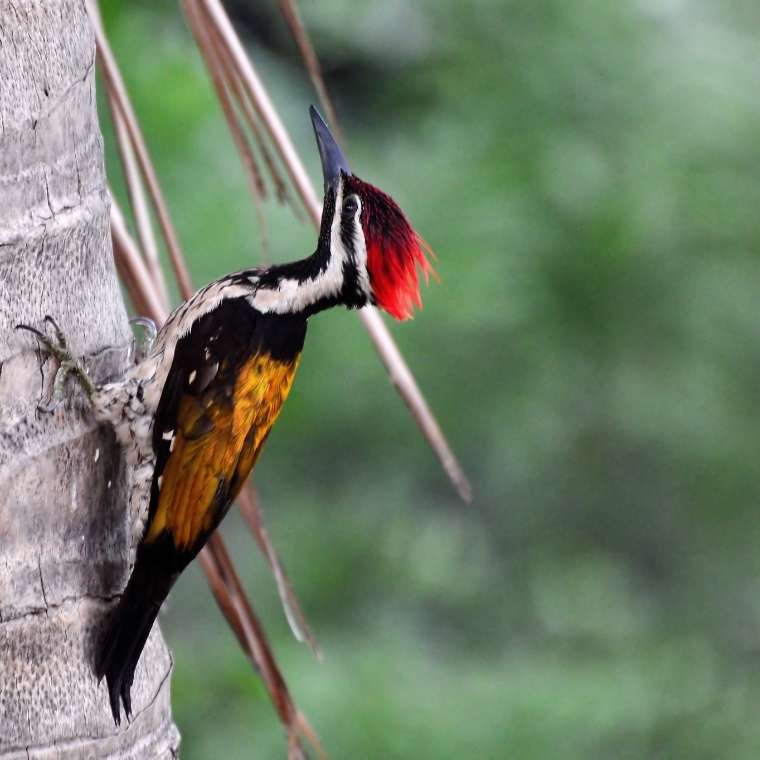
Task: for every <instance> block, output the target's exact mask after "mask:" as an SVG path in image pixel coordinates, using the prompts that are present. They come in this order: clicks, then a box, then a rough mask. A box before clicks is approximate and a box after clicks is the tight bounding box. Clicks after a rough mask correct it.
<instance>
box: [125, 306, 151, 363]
mask: <svg viewBox="0 0 760 760" xmlns="http://www.w3.org/2000/svg"><path fill="white" fill-rule="evenodd" d="M129 324H130V325H138V326H139V327H142V328H143V333H142V338H141V339H138V338H137V337H135V338H134V342H133V346H134V352H135V360H136V361H137V362H138V363H139V362H141V361H142V360H143V359H144V358H145V357H146V356H148V354H149V353H150V351H151V349H152V348H153V343H154V342H155V340H156V335H157V334H158V330H157V329H156V323H155V322H154V321H153V320H152V319H148V317H132V319H130V320H129Z"/></svg>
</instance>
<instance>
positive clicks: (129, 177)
mask: <svg viewBox="0 0 760 760" xmlns="http://www.w3.org/2000/svg"><path fill="white" fill-rule="evenodd" d="M89 12H90V14H91V18H92V21H93V23H94V24H96V25H97V27H98V29H100V31H101V33H102V30H103V20H102V18H101V16H100V8H99V7H98V5H97V3H91V4H90V6H89ZM108 108H109V111H110V113H111V122H112V123H113V128H114V135H115V137H116V146H117V148H118V151H119V159H120V161H121V168H122V172H123V174H124V182H125V184H126V187H127V194H128V196H129V205H130V206H131V208H132V215H133V217H134V220H135V228H136V230H137V238H138V240H139V241H140V248H141V249H142V251H143V254H144V255H145V261H146V263H147V265H148V270H149V272H150V274H151V276H152V277H153V281H154V282H155V284H156V286H157V288H158V290H159V292H160V293H161V295H162V297H163V299H164V300H165V301H167V302H168V300H169V292H168V291H167V289H166V279H165V278H164V273H163V270H162V269H161V264H160V262H159V260H158V245H157V244H156V237H155V235H154V234H153V224H152V222H151V218H150V211H149V209H148V203H147V200H146V198H145V188H144V187H143V184H142V178H141V176H140V169H139V167H138V165H137V161H136V159H135V153H134V150H133V148H132V142H131V140H130V138H129V132H128V131H127V127H126V124H125V123H124V118H123V117H122V115H121V112H120V111H119V108H118V106H117V105H116V103H115V102H114V99H113V96H112V95H111V94H110V93H109V94H108Z"/></svg>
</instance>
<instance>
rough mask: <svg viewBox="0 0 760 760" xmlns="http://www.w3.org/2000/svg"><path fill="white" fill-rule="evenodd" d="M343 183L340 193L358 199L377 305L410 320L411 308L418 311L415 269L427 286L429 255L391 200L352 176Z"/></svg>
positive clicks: (420, 304)
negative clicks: (422, 276) (352, 195)
mask: <svg viewBox="0 0 760 760" xmlns="http://www.w3.org/2000/svg"><path fill="white" fill-rule="evenodd" d="M345 182H346V189H345V191H344V194H347V193H349V192H354V193H356V194H357V195H358V196H359V198H361V202H362V212H361V224H362V229H363V230H364V240H365V242H366V244H367V271H368V273H369V279H370V284H371V285H372V292H373V294H374V296H375V300H376V302H377V305H378V306H379V307H380V308H382V309H384V310H385V311H387V312H388V313H389V314H390V315H391V316H393V317H395V318H396V319H410V318H411V317H412V314H413V311H414V307H415V306H416V307H417V308H418V309H421V308H422V299H421V298H420V285H419V279H418V277H417V267H419V268H420V270H422V274H423V275H424V277H425V282H426V283H427V281H428V279H429V276H430V273H431V272H432V273H433V274H435V271H434V270H433V268H432V266H431V264H430V261H428V258H427V255H429V256H431V257H433V252H432V251H431V250H430V246H429V245H428V244H427V243H426V242H425V241H424V240H423V239H422V238H421V237H420V236H419V235H418V234H417V233H416V232H415V231H414V229H413V228H412V225H411V224H410V223H409V220H408V219H407V218H406V216H405V214H404V212H403V211H402V210H401V209H400V208H399V207H398V205H397V204H396V202H395V201H394V200H393V198H391V197H390V196H389V195H386V194H385V193H384V192H383V191H382V190H379V189H378V188H376V187H374V186H373V185H370V184H369V183H367V182H362V181H361V180H360V179H359V178H358V177H356V176H353V175H351V176H348V177H346V178H345Z"/></svg>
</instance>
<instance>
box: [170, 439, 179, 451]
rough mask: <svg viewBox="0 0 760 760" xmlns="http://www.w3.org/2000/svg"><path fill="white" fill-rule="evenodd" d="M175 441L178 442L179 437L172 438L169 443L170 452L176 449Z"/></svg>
mask: <svg viewBox="0 0 760 760" xmlns="http://www.w3.org/2000/svg"><path fill="white" fill-rule="evenodd" d="M175 443H177V439H176V438H172V440H171V443H170V444H169V451H170V452H172V451H174V444H175Z"/></svg>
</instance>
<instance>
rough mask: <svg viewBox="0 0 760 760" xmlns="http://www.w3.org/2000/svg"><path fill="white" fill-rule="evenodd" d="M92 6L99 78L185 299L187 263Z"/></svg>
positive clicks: (188, 287) (89, 5)
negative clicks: (131, 151) (131, 150)
mask: <svg viewBox="0 0 760 760" xmlns="http://www.w3.org/2000/svg"><path fill="white" fill-rule="evenodd" d="M95 5H96V2H95V0H87V8H88V12H89V14H90V19H91V20H92V22H93V24H92V26H93V30H94V32H95V41H96V43H97V48H98V57H99V60H100V63H101V71H102V72H103V78H104V80H105V83H106V87H107V88H108V94H109V97H110V98H112V100H113V103H114V105H115V106H116V108H117V110H118V111H119V113H120V114H121V116H122V118H123V119H124V125H125V127H126V129H127V133H128V134H129V139H130V140H131V142H132V147H133V148H134V150H135V154H136V156H137V161H138V164H139V166H140V171H141V173H142V175H143V179H144V180H145V184H146V185H147V186H148V192H149V193H150V196H151V200H152V202H153V205H154V208H155V210H156V214H157V216H158V222H159V225H160V227H161V231H162V233H163V236H164V240H165V241H166V247H167V250H168V251H169V258H170V259H171V263H172V268H173V269H174V274H175V276H176V278H177V281H178V283H179V286H180V290H181V292H182V294H183V297H184V298H189V297H190V295H192V286H191V284H190V275H189V274H188V271H187V266H186V265H185V261H184V259H183V257H182V252H181V251H180V247H179V240H178V238H177V233H176V232H175V230H174V225H173V224H172V221H171V218H170V217H169V210H168V208H167V206H166V203H165V201H164V197H163V194H162V192H161V187H160V185H159V183H158V177H157V176H156V172H155V169H154V168H153V164H152V163H151V160H150V156H149V155H148V149H147V147H146V145H145V140H144V139H143V135H142V131H141V130H140V126H139V124H138V121H137V118H136V116H135V113H134V110H133V109H132V104H131V103H130V100H129V96H128V95H127V90H126V87H125V86H124V81H123V79H122V77H121V73H120V72H119V67H118V66H117V65H116V60H115V58H114V56H113V52H112V51H111V47H110V45H109V44H108V39H107V38H106V36H105V33H104V31H103V29H102V27H101V26H100V25H99V24H98V20H97V19H98V13H97V10H95Z"/></svg>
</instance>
